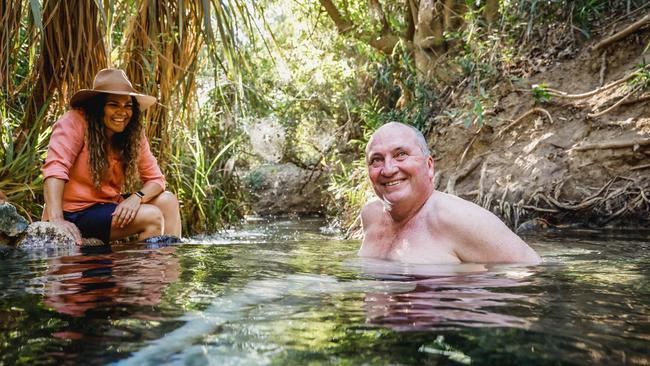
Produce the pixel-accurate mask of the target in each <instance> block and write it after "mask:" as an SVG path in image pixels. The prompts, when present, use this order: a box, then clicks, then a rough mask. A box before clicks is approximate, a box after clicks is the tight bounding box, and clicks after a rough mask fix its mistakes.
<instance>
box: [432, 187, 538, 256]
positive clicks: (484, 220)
mask: <svg viewBox="0 0 650 366" xmlns="http://www.w3.org/2000/svg"><path fill="white" fill-rule="evenodd" d="M448 198H449V201H448V202H447V204H446V205H447V206H448V207H446V208H445V210H444V211H445V213H447V215H445V216H446V217H443V221H444V222H445V225H446V226H447V230H445V231H446V232H448V233H450V235H452V238H456V240H453V242H455V243H456V246H455V252H456V255H457V256H458V257H459V258H460V259H461V260H462V261H463V262H473V263H531V264H537V263H540V262H541V261H542V259H541V258H540V257H539V255H538V254H537V253H536V252H535V251H534V250H533V249H532V248H531V247H530V246H528V244H526V243H525V242H524V241H523V240H521V238H520V237H519V236H517V234H515V233H513V232H512V230H510V229H509V228H508V227H507V226H506V225H505V224H504V223H503V222H502V221H501V220H500V219H499V218H498V217H497V216H496V215H494V214H493V213H491V212H490V211H488V210H486V209H484V208H482V207H480V206H478V205H475V204H474V203H472V202H469V201H465V200H463V199H461V198H458V197H455V196H448ZM441 215H442V214H441Z"/></svg>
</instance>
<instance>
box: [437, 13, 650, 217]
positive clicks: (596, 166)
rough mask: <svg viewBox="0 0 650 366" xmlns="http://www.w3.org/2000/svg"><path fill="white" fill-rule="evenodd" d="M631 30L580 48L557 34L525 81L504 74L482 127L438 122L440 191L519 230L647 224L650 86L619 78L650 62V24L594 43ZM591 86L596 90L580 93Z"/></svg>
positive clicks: (535, 55) (535, 57)
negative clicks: (527, 225) (532, 224)
mask: <svg viewBox="0 0 650 366" xmlns="http://www.w3.org/2000/svg"><path fill="white" fill-rule="evenodd" d="M624 26H625V24H614V25H612V31H611V32H609V33H608V34H607V35H602V36H601V37H599V38H595V39H593V40H591V41H589V42H588V43H585V44H583V45H581V46H580V47H577V46H573V45H572V43H570V42H567V41H566V39H563V38H562V37H557V38H558V39H556V40H554V41H548V42H547V43H546V44H540V47H538V48H537V49H533V50H531V51H530V54H531V57H530V65H528V68H527V69H526V71H525V72H526V73H528V74H529V75H524V76H527V77H526V80H527V81H526V83H525V84H522V83H517V82H513V81H512V80H511V79H508V80H502V81H500V82H498V83H497V84H496V85H495V86H494V87H493V88H492V89H491V91H490V92H491V93H492V95H496V98H495V100H496V103H495V105H494V106H493V108H491V109H490V110H489V111H487V112H485V115H486V118H487V120H488V122H487V123H486V124H484V125H483V126H482V128H480V129H479V128H478V126H475V127H472V128H466V127H464V126H462V125H460V124H457V123H455V121H452V120H449V121H443V123H438V124H435V125H433V127H431V130H430V133H429V134H428V137H429V141H430V143H431V145H432V146H433V147H434V151H435V158H436V170H437V177H436V184H437V188H438V189H440V190H445V191H448V192H453V193H455V194H457V195H459V196H461V197H464V198H466V199H469V200H472V201H474V202H476V203H478V204H480V205H482V206H483V207H487V208H489V209H490V210H492V211H493V212H495V213H496V214H498V215H499V216H501V217H502V218H503V219H504V220H506V221H507V222H508V223H509V224H511V225H512V226H515V227H516V226H517V225H518V224H519V223H521V222H523V221H524V220H527V219H530V218H533V217H541V218H544V219H546V220H548V221H549V222H551V223H552V224H567V223H583V224H586V225H589V226H638V225H647V224H648V223H649V221H650V215H649V212H650V178H649V174H648V173H649V171H650V158H649V155H650V113H649V112H650V105H649V103H648V91H647V87H646V89H645V90H634V89H635V87H636V86H635V85H632V84H631V80H632V79H627V80H626V81H624V82H619V83H618V84H614V83H616V82H617V81H621V80H624V79H625V78H626V77H628V76H629V75H631V74H632V73H633V72H635V71H637V70H639V69H640V67H641V66H640V65H643V64H645V63H646V62H647V61H649V60H650V50H648V47H647V46H648V45H649V42H650V29H648V28H649V27H647V26H646V27H645V29H643V28H641V29H640V30H638V31H636V32H635V33H634V34H632V35H630V36H627V37H625V38H623V39H622V40H619V41H617V42H615V43H613V44H612V45H610V46H609V47H605V48H604V49H600V50H594V49H593V46H594V45H596V44H597V43H598V42H600V41H602V40H603V39H606V38H607V37H611V35H612V34H615V32H616V31H617V30H620V29H622V28H624ZM547 38H551V36H548V37H547ZM645 70H646V71H647V70H648V68H646V69H645ZM637 79H638V78H637ZM534 84H546V85H547V87H544V88H541V89H540V91H542V92H543V93H546V94H549V95H547V96H550V97H551V99H550V101H546V102H544V101H541V100H540V99H543V98H539V97H538V98H537V100H536V99H535V97H534V96H533V93H531V88H532V85H534ZM553 89H555V90H556V91H554V90H553ZM591 91H597V92H595V93H593V94H592V95H587V96H584V95H575V94H582V93H588V92H591ZM631 91H634V92H633V93H630V92H631ZM460 92H461V93H462V92H470V91H468V90H464V91H463V90H461V91H460ZM560 92H566V93H568V94H574V96H568V97H567V96H560ZM552 94H556V95H555V96H553V95H552ZM628 94H630V95H629V96H628ZM615 105H616V106H615ZM610 108H611V109H610ZM515 121H516V122H515ZM513 122H514V123H513Z"/></svg>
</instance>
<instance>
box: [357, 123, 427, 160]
mask: <svg viewBox="0 0 650 366" xmlns="http://www.w3.org/2000/svg"><path fill="white" fill-rule="evenodd" d="M400 130H401V131H400ZM405 130H408V131H410V132H411V133H413V136H414V137H415V141H416V143H417V145H418V147H419V148H420V151H422V155H424V156H427V157H428V156H431V152H430V151H429V146H428V145H427V140H426V139H425V138H424V135H422V132H420V130H418V129H417V128H415V127H413V126H411V125H407V124H404V123H400V122H388V123H386V124H385V125H383V126H381V127H379V128H378V129H377V131H375V132H374V133H373V134H372V136H371V137H370V140H368V145H366V156H367V155H368V150H369V148H370V145H371V144H372V140H373V138H374V137H375V136H377V135H384V134H385V135H391V134H393V133H395V132H402V131H405Z"/></svg>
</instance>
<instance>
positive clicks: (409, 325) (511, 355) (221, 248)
mask: <svg viewBox="0 0 650 366" xmlns="http://www.w3.org/2000/svg"><path fill="white" fill-rule="evenodd" d="M322 226H323V223H322V222H321V221H318V220H299V221H298V220H294V221H273V222H267V221H253V222H249V223H247V224H246V225H245V226H244V227H243V228H242V229H240V230H238V231H234V232H231V233H226V234H223V235H220V236H218V237H204V238H194V239H192V240H191V241H190V242H188V243H185V244H182V245H177V246H168V247H163V248H147V247H145V246H143V245H131V246H121V247H113V248H112V249H111V250H107V249H102V250H94V251H88V252H84V253H81V252H69V253H47V252H31V253H25V254H22V255H16V256H14V257H13V258H9V259H4V260H1V261H0V290H1V291H0V325H1V328H2V329H1V332H0V355H1V356H0V363H1V364H5V365H16V364H17V365H34V364H52V365H66V364H70V365H74V364H83V365H87V364H90V365H94V364H98V365H101V364H120V365H122V364H124V365H146V364H150V365H159V364H178V365H266V364H270V365H447V364H448V365H463V364H472V365H648V364H650V357H649V356H648V354H649V353H650V352H649V351H648V350H649V349H650V286H649V285H648V277H649V275H650V244H649V243H648V241H647V240H646V239H645V237H644V235H643V234H640V233H628V234H620V233H619V234H617V235H611V234H610V235H605V234H602V233H589V232H582V233H578V234H576V233H556V234H546V235H543V236H537V237H527V238H526V240H527V241H528V242H529V243H530V244H531V245H532V246H533V247H534V248H535V249H536V250H537V251H538V252H539V253H540V254H541V255H542V257H543V258H544V261H545V263H544V264H543V265H540V266H529V267H525V266H504V265H500V266H483V265H457V266H456V265H454V266H423V265H418V266H409V265H403V264H399V263H394V262H386V261H379V260H362V259H359V258H357V257H356V255H355V254H356V250H357V249H358V247H359V242H358V241H346V240H339V239H337V238H336V236H335V235H334V234H330V233H328V232H327V230H323V228H322Z"/></svg>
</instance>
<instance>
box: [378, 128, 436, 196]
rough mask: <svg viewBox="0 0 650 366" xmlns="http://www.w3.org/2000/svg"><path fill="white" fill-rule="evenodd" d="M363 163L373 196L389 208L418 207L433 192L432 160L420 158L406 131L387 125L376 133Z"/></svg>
mask: <svg viewBox="0 0 650 366" xmlns="http://www.w3.org/2000/svg"><path fill="white" fill-rule="evenodd" d="M366 163H367V165H368V176H369V178H370V181H371V182H372V185H373V188H374V190H375V193H376V194H377V196H378V197H379V198H381V199H382V200H383V201H385V202H387V203H389V204H390V203H398V202H406V203H410V204H413V205H416V204H418V203H419V204H421V203H422V201H423V200H426V199H427V198H428V197H429V195H430V194H431V192H432V191H433V159H432V158H431V156H424V153H423V152H422V150H421V149H420V147H419V145H418V142H417V137H416V135H415V132H413V131H412V130H411V129H410V128H409V127H406V126H403V125H398V124H389V125H386V126H383V127H381V128H380V129H379V130H377V132H375V134H374V135H373V137H372V138H371V139H370V142H369V143H368V147H367V149H366Z"/></svg>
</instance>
